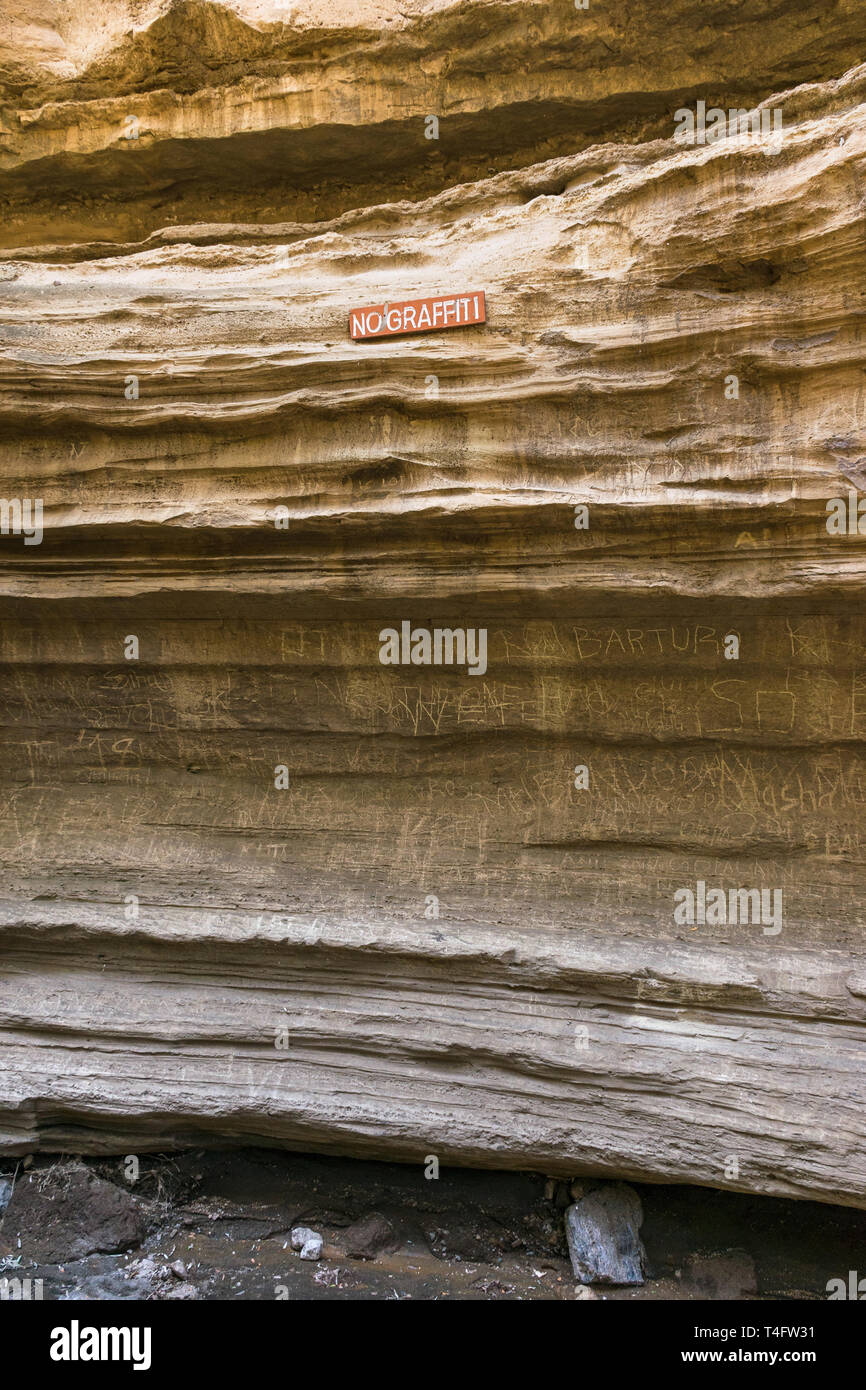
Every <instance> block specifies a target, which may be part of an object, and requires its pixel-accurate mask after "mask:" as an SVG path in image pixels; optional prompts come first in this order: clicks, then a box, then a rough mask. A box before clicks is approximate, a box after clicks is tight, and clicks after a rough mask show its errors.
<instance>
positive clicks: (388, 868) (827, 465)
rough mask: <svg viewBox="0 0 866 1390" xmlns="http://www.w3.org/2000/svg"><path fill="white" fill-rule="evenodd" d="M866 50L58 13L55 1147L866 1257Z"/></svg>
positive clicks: (19, 1001) (40, 252)
mask: <svg viewBox="0 0 866 1390" xmlns="http://www.w3.org/2000/svg"><path fill="white" fill-rule="evenodd" d="M864 41H866V14H864V12H863V9H862V5H861V4H860V3H859V0H856V3H855V0H840V2H839V3H837V4H836V5H835V6H833V7H832V8H831V9H828V7H827V6H826V4H818V3H811V0H785V2H784V3H779V4H776V5H774V6H773V7H771V12H770V13H768V7H767V6H766V5H765V4H764V3H759V0H743V3H740V4H737V5H731V4H724V5H722V4H697V3H692V0H674V3H672V4H671V5H670V6H666V7H665V8H664V12H660V11H659V10H658V7H650V6H641V7H636V6H633V5H630V4H626V3H620V0H609V3H606V4H602V3H600V0H599V3H596V0H592V3H591V5H590V8H589V10H587V11H580V10H578V9H576V8H575V6H574V5H573V4H571V3H565V2H564V0H561V2H558V0H553V2H552V3H530V2H529V0H514V3H491V4H488V3H483V0H482V2H481V3H479V0H473V3H468V2H467V0H461V2H460V3H442V0H416V2H414V3H413V2H411V0H403V3H402V4H400V5H399V7H398V5H397V4H396V3H394V4H391V3H386V0H382V3H375V0H358V3H351V0H347V3H342V0H335V2H334V3H328V4H325V3H324V0H321V3H314V4H300V3H297V4H292V5H285V6H279V7H278V6H276V5H272V4H266V3H260V4H252V3H251V4H244V3H235V4H233V5H225V6H219V5H214V4H206V3H189V2H187V3H170V0H154V2H153V3H149V4H144V3H142V4H133V3H120V2H119V0H117V2H115V0H105V3H104V4H102V5H101V6H100V7H99V8H98V17H97V18H94V8H93V7H92V6H85V5H83V4H76V3H72V2H71V0H70V3H59V4H56V5H48V4H45V5H42V6H41V7H40V6H39V5H34V4H32V3H29V0H28V3H26V4H25V3H24V2H23V0H21V3H18V4H17V5H16V4H14V3H13V4H12V6H11V7H7V12H6V15H5V17H4V19H3V20H2V27H0V82H2V102H0V211H2V217H0V495H2V498H3V499H5V500H6V501H7V502H8V501H9V500H10V499H11V500H14V499H19V500H22V501H23V500H27V499H30V500H31V501H32V500H34V499H39V500H40V501H41V502H42V505H43V522H42V527H43V530H44V535H43V536H42V538H41V543H39V544H30V545H27V544H25V543H24V541H25V537H24V535H23V534H20V533H19V534H16V533H15V532H14V530H11V531H10V533H9V534H4V535H2V536H0V698H2V724H3V728H2V740H3V757H2V762H0V778H2V787H0V792H2V795H0V855H2V859H0V863H2V883H0V898H2V902H0V1035H2V1048H0V1150H2V1151H5V1152H6V1153H9V1154H19V1153H24V1152H27V1151H29V1150H31V1149H34V1148H41V1149H43V1150H46V1151H62V1150H65V1151H67V1152H73V1153H121V1154H122V1153H125V1152H128V1151H135V1150H136V1149H139V1150H142V1151H143V1150H146V1149H150V1150H158V1149H164V1148H167V1147H169V1146H171V1145H180V1146H183V1145H187V1144H199V1145H200V1144H201V1143H202V1142H217V1141H219V1142H220V1143H225V1142H238V1143H246V1142H259V1143H261V1142H263V1143H268V1144H273V1145H284V1146H288V1147H294V1148H299V1149H302V1148H309V1149H316V1150H320V1151H323V1152H337V1153H348V1154H367V1155H370V1156H377V1157H386V1158H399V1159H401V1160H406V1161H408V1162H413V1163H418V1164H424V1163H426V1162H427V1160H428V1157H429V1156H435V1157H437V1158H438V1159H439V1161H441V1162H449V1161H451V1162H462V1163H470V1164H478V1165H487V1166H500V1167H511V1168H521V1167H525V1168H535V1169H540V1170H541V1171H544V1172H549V1173H552V1174H558V1175H562V1176H564V1177H570V1176H574V1175H577V1174H581V1173H589V1174H598V1175H602V1176H609V1177H626V1178H631V1179H633V1180H643V1181H676V1182H687V1183H698V1184H708V1185H713V1186H719V1187H727V1188H731V1189H736V1190H741V1191H748V1192H759V1193H773V1194H777V1195H784V1196H793V1197H808V1198H811V1199H813V1200H820V1201H825V1202H838V1203H844V1204H847V1205H851V1206H861V1207H862V1206H866V1146H864V1142H863V1141H864V1119H863V1116H864V1098H866V1097H864V1091H866V1086H864V1061H866V1027H864V1020H866V954H864V944H863V942H864V937H863V929H864V917H866V893H864V878H866V876H864V839H863V834H864V832H863V808H864V802H866V747H864V737H866V649H864V641H866V618H864V615H863V607H862V598H863V576H864V553H866V552H864V536H863V535H861V534H860V533H859V532H858V530H857V506H858V501H859V500H860V499H864V500H866V402H864V366H866V353H864V347H863V329H862V319H863V302H864V289H863V286H864V284H866V277H864V269H866V264H864V262H866V242H864V236H863V210H864V187H866V183H864V178H866V66H862V67H861V66H858V65H857V64H858V62H859V60H860V58H861V57H862V54H863V52H864ZM699 102H704V103H705V104H706V107H707V108H708V109H709V108H711V107H713V106H719V107H721V108H722V109H723V110H725V111H727V110H729V109H733V108H738V109H752V108H758V109H759V110H763V111H766V112H767V113H768V115H770V116H772V113H774V112H777V111H781V112H782V119H783V135H782V138H781V140H780V141H779V142H778V143H776V142H774V141H773V139H771V138H767V137H765V136H764V135H762V134H761V133H760V131H758V133H753V132H752V131H751V130H750V131H746V132H739V131H733V132H731V133H728V134H727V135H726V137H725V138H723V139H720V140H718V141H716V142H710V143H705V144H703V145H701V144H693V145H689V144H687V143H685V142H683V141H682V140H681V139H677V138H675V129H676V118H675V113H676V112H677V111H678V109H682V108H687V109H693V110H696V109H697V106H698V103H699ZM431 117H435V120H436V121H438V138H435V139H434V138H428V135H429V133H430V132H431V130H433V129H434V127H432V126H431V124H430V118H431ZM758 124H760V123H758ZM475 290H484V291H485V293H486V296H487V322H486V324H484V325H482V326H477V327H476V326H471V327H463V328H460V329H459V330H453V331H449V332H447V333H429V334H420V335H416V336H407V337H394V338H383V339H379V340H376V341H370V342H358V343H356V342H353V341H352V340H351V339H350V337H349V333H348V315H349V311H350V309H352V308H355V307H358V306H361V305H373V304H377V303H387V302H389V301H393V302H396V301H398V300H404V299H412V298H418V297H421V296H425V295H430V296H433V295H448V294H455V293H457V292H462V293H467V292H469V291H475ZM834 498H838V499H841V500H842V501H843V502H844V507H845V515H846V517H848V516H849V515H851V514H853V516H854V524H853V528H852V532H851V533H850V534H849V533H848V532H847V530H846V532H845V533H843V534H830V533H829V532H828V529H827V521H828V513H827V503H828V502H829V501H830V500H831V499H834ZM852 499H853V500H852ZM580 508H586V509H587V511H586V512H585V514H584V513H579V511H577V510H576V509H580ZM864 510H866V508H864ZM581 517H582V518H583V520H584V521H586V522H587V523H588V524H587V525H586V526H579V525H577V524H576V523H577V522H578V520H579V518H581ZM864 530H866V519H864ZM33 539H34V540H35V537H33ZM403 622H408V623H409V624H410V625H411V626H412V628H416V629H425V630H433V629H435V628H437V627H438V628H449V629H460V630H465V629H471V630H473V631H475V632H477V631H478V630H479V629H484V630H485V631H486V634H487V644H486V660H485V662H484V670H483V671H481V670H479V671H478V673H477V674H472V673H470V671H469V670H468V668H467V666H466V665H462V666H461V665H439V666H433V665H423V664H421V665H412V664H407V665H383V664H382V663H381V662H380V647H381V639H380V635H379V634H380V633H381V632H382V631H383V630H385V629H386V628H394V629H398V630H399V629H400V628H401V624H402V623H403ZM731 638H733V639H735V640H734V647H735V648H736V650H735V651H734V650H733V649H732V647H731V642H730V639H731ZM131 639H135V640H134V641H132V640H131ZM581 768H582V769H585V772H584V773H583V774H578V773H577V772H576V769H581ZM278 769H285V772H284V773H280V772H279V771H278ZM284 782H286V783H287V785H282V783H284ZM701 885H705V887H704V889H703V890H702V889H701ZM686 890H688V891H689V892H692V893H693V894H694V896H695V902H697V899H698V896H699V895H700V893H701V892H702V891H703V892H704V893H705V894H706V893H711V892H716V893H724V894H725V901H726V902H729V901H730V899H729V897H728V895H729V894H730V893H732V892H733V893H734V894H735V895H736V894H737V893H738V892H739V890H743V892H744V893H747V894H748V893H757V895H758V897H759V898H760V894H761V891H763V892H764V894H765V900H766V903H767V906H768V910H767V913H766V915H764V916H762V917H760V919H757V920H756V919H755V917H754V915H753V916H752V917H751V918H749V920H747V921H745V922H744V921H742V920H738V921H730V920H727V919H725V920H719V919H718V916H717V917H716V919H715V920H714V919H713V917H712V915H710V914H706V913H705V914H703V915H702V920H691V921H689V920H684V919H683V917H682V915H680V916H678V915H677V911H676V907H677V904H678V903H681V902H682V897H681V896H680V897H678V896H677V895H682V894H683V893H685V891H686ZM777 894H778V895H779V896H778V898H777V897H776V895H777ZM737 901H739V899H737ZM750 902H751V900H750ZM777 905H778V908H779V911H778V913H777V912H776V906H777Z"/></svg>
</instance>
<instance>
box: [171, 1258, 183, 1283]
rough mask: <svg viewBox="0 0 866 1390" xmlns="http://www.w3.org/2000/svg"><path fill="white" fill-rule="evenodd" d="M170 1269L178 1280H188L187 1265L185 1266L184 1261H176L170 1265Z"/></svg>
mask: <svg viewBox="0 0 866 1390" xmlns="http://www.w3.org/2000/svg"><path fill="white" fill-rule="evenodd" d="M169 1269H170V1270H171V1272H172V1274H173V1275H174V1276H175V1278H176V1279H185V1278H186V1265H185V1264H184V1262H183V1260H174V1261H173V1262H172V1263H171V1264H170V1265H169Z"/></svg>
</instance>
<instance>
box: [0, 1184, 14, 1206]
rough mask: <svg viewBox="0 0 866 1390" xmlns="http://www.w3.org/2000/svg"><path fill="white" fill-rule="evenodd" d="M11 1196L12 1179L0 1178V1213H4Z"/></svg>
mask: <svg viewBox="0 0 866 1390" xmlns="http://www.w3.org/2000/svg"><path fill="white" fill-rule="evenodd" d="M11 1196H12V1179H11V1178H0V1211H5V1210H6V1208H7V1207H8V1205H9V1198H10V1197H11Z"/></svg>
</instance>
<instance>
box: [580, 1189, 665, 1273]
mask: <svg viewBox="0 0 866 1390" xmlns="http://www.w3.org/2000/svg"><path fill="white" fill-rule="evenodd" d="M642 1223H643V1207H642V1206H641V1200H640V1197H639V1196H638V1195H637V1193H636V1192H635V1190H634V1188H632V1187H628V1186H627V1185H626V1184H625V1183H619V1182H617V1183H610V1184H608V1185H605V1186H603V1187H596V1188H594V1189H593V1190H592V1191H590V1192H588V1193H587V1194H586V1195H585V1196H583V1197H581V1198H580V1199H579V1200H578V1201H576V1202H575V1203H574V1204H573V1205H572V1206H570V1207H569V1208H568V1210H567V1211H566V1213H565V1233H566V1237H567V1239H568V1252H569V1254H570V1255H571V1264H572V1268H573V1269H574V1273H575V1276H576V1277H577V1279H578V1280H579V1281H580V1283H581V1284H642V1283H643V1282H644V1266H645V1262H646V1252H645V1250H644V1248H643V1243H642V1241H641V1238H640V1235H639V1231H640V1228H641V1225H642Z"/></svg>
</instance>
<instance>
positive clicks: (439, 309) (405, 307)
mask: <svg viewBox="0 0 866 1390" xmlns="http://www.w3.org/2000/svg"><path fill="white" fill-rule="evenodd" d="M486 318H487V306H486V304H485V300H484V291H483V290H470V291H469V292H468V293H467V294H456V295H444V294H443V295H440V296H439V298H437V299H405V300H401V301H400V303H399V304H369V305H367V307H366V308H364V309H351V310H350V311H349V332H350V334H351V336H352V337H353V338H355V339H356V340H359V339H361V338H389V337H393V336H394V335H395V334H396V333H434V332H436V331H437V330H438V331H441V330H442V329H444V328H466V327H467V326H468V325H469V324H473V323H484V322H486Z"/></svg>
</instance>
